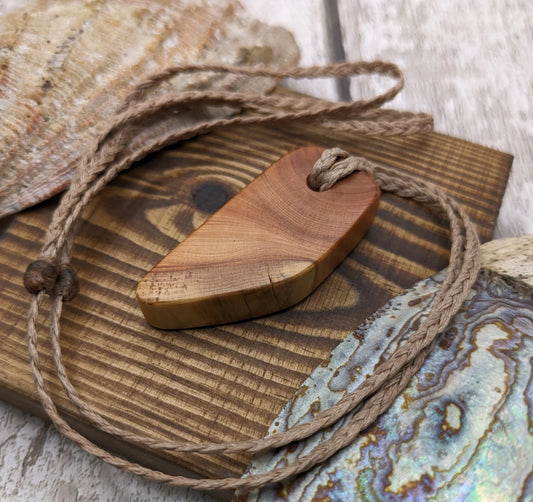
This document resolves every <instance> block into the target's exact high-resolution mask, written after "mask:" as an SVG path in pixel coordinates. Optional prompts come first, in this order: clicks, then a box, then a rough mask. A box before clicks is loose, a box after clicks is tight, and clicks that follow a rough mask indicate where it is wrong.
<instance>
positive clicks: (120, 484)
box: [0, 0, 533, 502]
mask: <svg viewBox="0 0 533 502" xmlns="http://www.w3.org/2000/svg"><path fill="white" fill-rule="evenodd" d="M10 1H11V0H3V2H10ZM11 3H14V4H16V0H15V1H14V2H11ZM242 3H243V4H244V5H245V7H246V8H247V10H248V11H249V12H251V13H252V14H253V15H254V16H255V17H257V18H260V19H262V20H264V21H266V22H269V23H271V24H279V25H282V26H284V27H286V28H288V29H290V30H291V31H292V32H293V33H294V35H295V38H296V40H297V42H298V44H299V45H300V47H301V51H302V60H301V62H302V63H303V64H318V63H324V62H327V61H332V60H335V59H342V58H346V59H350V60H355V59H386V60H390V61H393V62H396V63H397V64H399V65H400V66H401V67H402V68H403V69H404V71H405V74H406V77H407V86H406V89H405V90H404V92H403V93H402V94H401V95H400V96H399V97H398V98H397V99H396V100H395V101H394V102H393V104H392V106H394V107H396V108H400V109H408V110H413V111H426V112H430V113H432V114H433V115H434V117H435V125H436V129H437V130H438V131H440V132H444V133H447V134H450V135H453V136H458V137H462V138H465V139H468V140H470V141H474V142H477V143H481V144H483V145H486V146H491V147H494V148H497V149H499V150H503V151H506V152H509V153H512V154H514V155H515V162H514V167H513V172H512V174H511V178H510V180H509V185H508V190H507V193H506V196H505V199H504V203H503V206H502V210H501V214H500V218H499V220H498V225H497V229H496V236H513V235H523V234H531V233H533V146H532V141H531V139H532V137H533V104H532V94H533V58H532V57H531V50H532V49H533V26H532V21H531V19H532V18H533V3H532V2H531V1H530V0H470V1H468V2H464V1H461V0H441V1H439V2H427V1H420V0H393V1H386V0H337V2H335V1H334V0H333V1H329V0H291V1H282V0H242ZM4 5H5V4H4ZM1 7H2V6H1V5H0V10H1ZM288 85H289V86H291V87H293V88H295V89H298V90H303V91H305V92H308V93H312V94H316V95H320V96H323V97H328V98H334V99H337V98H347V97H348V95H349V94H350V95H351V96H352V97H357V96H360V95H361V94H363V95H365V94H366V95H368V94H369V93H371V92H373V90H376V89H377V88H379V86H382V85H383V83H382V82H374V81H370V82H368V81H365V82H352V83H351V85H349V84H347V83H346V82H340V83H335V82H330V81H323V82H303V83H299V82H298V83H293V82H289V83H288ZM0 500H5V501H37V500H39V501H58V502H60V501H68V502H70V501H78V502H82V501H83V502H86V501H111V500H113V501H121V500H128V501H148V500H153V501H156V500H157V501H166V500H169V501H170V500H172V501H176V500H183V501H193V502H200V501H209V500H213V499H212V498H211V497H210V496H209V495H205V494H198V493H196V492H192V491H189V490H180V489H171V488H168V487H166V486H161V485H157V484H155V483H150V482H147V481H144V480H142V479H140V478H136V477H134V476H132V475H129V474H125V473H123V472H120V471H118V470H116V469H114V468H112V467H109V466H107V465H104V464H102V463H101V462H100V461H98V460H96V459H94V458H92V457H90V456H89V455H87V454H85V453H84V452H82V451H80V450H79V449H78V448H77V447H75V446H73V445H72V444H70V443H69V442H68V441H67V440H65V439H63V438H62V437H60V436H59V434H57V433H56V431H55V430H54V429H53V428H52V427H51V426H49V425H47V424H45V423H43V422H42V421H41V420H39V419H37V418H34V417H31V416H29V415H27V414H24V413H22V412H20V411H18V410H17V409H15V408H13V407H11V406H8V405H5V404H2V403H0Z"/></svg>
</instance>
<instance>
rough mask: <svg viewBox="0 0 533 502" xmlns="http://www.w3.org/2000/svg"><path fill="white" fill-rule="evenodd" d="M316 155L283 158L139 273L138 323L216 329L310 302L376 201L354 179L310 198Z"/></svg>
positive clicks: (375, 192) (370, 186)
mask: <svg viewBox="0 0 533 502" xmlns="http://www.w3.org/2000/svg"><path fill="white" fill-rule="evenodd" d="M322 152H323V149H322V148H318V147H314V146H312V147H304V148H299V149H297V150H294V151H292V152H290V153H288V154H287V155H285V156H283V157H282V158H281V159H279V160H278V161H277V162H275V163H274V164H273V165H272V166H270V167H269V168H268V169H266V170H265V171H264V172H263V173H262V174H260V175H259V176H258V177H257V178H256V179H255V180H253V181H252V182H251V183H250V184H249V185H248V186H247V187H246V188H244V189H243V190H242V191H241V192H239V193H238V194H237V195H236V196H235V197H234V198H233V199H231V200H230V201H229V202H227V203H226V204H225V205H224V206H223V207H222V208H221V209H220V210H219V211H217V212H216V213H215V214H214V215H213V216H211V217H210V218H209V219H208V220H207V221H206V222H205V223H204V224H203V225H201V226H200V227H199V228H198V229H197V230H195V231H194V232H193V233H192V234H191V235H189V236H188V237H187V238H186V239H185V240H184V241H183V242H182V243H181V244H179V245H178V246H177V247H176V248H175V249H174V250H173V251H171V252H170V253H169V254H168V255H167V256H166V257H165V258H163V259H162V260H161V261H160V262H159V263H158V264H157V265H156V266H155V267H154V268H153V269H152V270H151V271H150V272H148V274H146V276H145V277H144V278H143V279H142V280H141V281H140V282H139V284H138V286H137V291H136V293H137V301H138V302H139V305H140V307H141V309H142V312H143V314H144V317H145V318H146V320H147V321H148V322H149V323H150V324H151V325H152V326H155V327H157V328H163V329H182V328H192V327H198V326H208V325H213V324H224V323H229V322H235V321H240V320H244V319H250V318H254V317H259V316H262V315H266V314H270V313H273V312H276V311H279V310H283V309H285V308H287V307H290V306H292V305H294V304H296V303H298V302H299V301H301V300H303V299H304V298H305V297H306V296H307V295H309V294H310V293H311V292H312V291H313V290H314V289H315V288H316V287H317V286H318V285H319V284H320V283H321V282H322V281H323V280H324V279H325V278H326V277H327V276H328V275H329V274H330V273H331V272H332V271H333V270H334V268H335V267H336V266H337V265H338V264H339V263H340V262H341V261H342V260H343V259H344V257H345V256H346V255H347V254H348V253H349V252H350V251H351V250H352V249H353V248H354V247H355V246H356V245H357V243H358V242H359V241H360V240H361V238H362V237H363V235H364V234H365V233H366V232H367V230H368V229H369V227H370V225H371V223H372V220H373V218H374V215H375V213H376V209H377V205H378V201H379V188H378V186H377V185H376V184H375V182H374V180H373V179H372V177H371V176H369V175H368V174H366V173H362V172H359V173H355V174H352V175H351V176H349V177H348V178H346V179H343V180H341V181H339V182H338V183H336V184H335V185H334V186H333V187H332V188H331V189H329V190H326V191H324V192H315V191H313V190H311V189H310V188H309V187H308V185H307V177H308V175H309V173H310V172H311V169H312V167H313V165H314V163H315V162H316V160H318V158H319V157H320V155H321V154H322Z"/></svg>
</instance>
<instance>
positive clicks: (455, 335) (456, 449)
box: [247, 236, 533, 502]
mask: <svg viewBox="0 0 533 502" xmlns="http://www.w3.org/2000/svg"><path fill="white" fill-rule="evenodd" d="M483 251H484V267H483V270H482V273H481V274H480V276H479V278H478V281H477V282H476V284H475V286H474V287H473V289H472V290H471V292H470V295H469V298H468V300H467V301H466V302H465V303H464V305H463V307H462V309H461V311H460V312H459V313H458V314H457V315H456V316H455V318H454V320H453V322H452V323H451V324H450V325H449V326H448V328H447V329H446V330H445V331H444V332H443V333H442V334H441V335H440V337H439V339H438V341H437V343H436V345H435V347H434V349H433V351H432V352H431V354H430V356H429V357H428V358H427V360H426V361H425V363H424V365H423V367H422V368H421V370H420V371H419V373H418V374H417V375H416V376H415V377H414V378H413V379H412V381H411V382H410V384H409V386H408V387H407V388H406V390H405V391H404V392H403V393H402V394H400V395H399V396H398V397H397V399H396V400H395V402H394V404H393V405H392V406H391V407H390V408H389V410H388V411H387V412H386V413H385V414H383V415H382V416H381V417H380V418H378V419H377V421H376V422H375V423H374V424H373V426H371V427H370V428H369V429H368V430H366V431H364V432H363V433H362V434H361V435H360V436H359V437H358V438H357V440H356V441H354V442H353V443H352V444H351V445H350V446H349V447H347V448H345V449H343V450H341V451H340V452H338V453H337V454H336V455H334V456H333V457H332V458H331V459H329V461H326V462H325V463H323V464H321V465H319V466H316V467H315V468H314V469H312V470H311V471H309V472H307V473H304V474H302V475H300V476H298V477H296V478H295V479H292V480H290V481H288V482H286V483H284V484H282V485H273V486H268V487H266V488H264V489H261V490H256V491H254V492H253V493H251V494H250V495H249V496H248V498H247V500H248V501H249V502H251V501H261V502H266V501H274V500H290V501H295V500H302V501H308V500H317V501H318V500H328V501H339V502H341V501H342V502H345V501H352V500H366V501H397V500H424V501H425V500H432V501H458V500H461V501H463V500H469V501H474V500H475V501H489V500H490V501H492V502H496V501H498V502H499V501H501V502H509V501H519V500H520V501H525V500H533V365H532V362H533V279H532V278H533V273H532V272H533V263H532V261H531V259H530V258H531V257H530V256H529V255H531V253H533V236H530V237H525V238H521V239H514V240H512V239H511V240H508V239H507V240H505V241H504V242H502V243H498V241H495V242H493V243H488V244H487V245H485V246H483ZM517 271H518V272H517ZM443 277H444V274H443V273H440V274H438V275H437V276H435V277H433V278H430V279H427V280H424V281H421V282H419V283H417V284H416V285H415V286H414V287H413V288H412V289H411V290H409V291H407V292H406V293H405V294H402V295H400V296H398V297H396V298H394V299H393V300H391V301H390V302H389V303H388V304H387V305H386V306H385V307H383V308H382V309H381V310H379V311H378V312H376V314H375V315H374V316H372V317H371V318H370V319H368V321H367V322H366V323H365V324H364V325H362V326H361V327H359V328H358V329H357V330H356V331H355V332H354V333H352V334H351V335H349V336H348V337H347V338H346V339H345V340H344V341H343V342H342V343H341V344H340V345H339V346H338V347H337V348H336V350H335V351H334V352H333V353H332V354H331V357H330V358H328V359H327V360H326V361H325V362H324V363H323V364H322V365H321V366H319V367H318V368H316V370H315V371H314V372H313V373H312V375H311V376H310V377H309V378H308V379H307V380H306V381H305V382H304V383H303V385H302V387H301V388H300V390H299V391H298V392H297V393H296V395H295V396H294V398H293V399H292V400H291V401H290V402H289V403H288V404H287V406H286V407H285V409H284V410H283V411H282V412H281V414H280V415H279V416H278V417H277V419H276V421H275V422H274V423H273V424H272V426H271V428H270V433H273V432H275V431H281V430H285V429H287V428H290V427H291V426H293V425H295V424H298V423H301V422H304V421H307V420H309V419H310V418H312V416H313V413H315V412H316V410H318V409H323V408H326V407H329V406H331V405H332V404H333V403H335V402H336V401H338V400H339V399H340V398H341V397H342V396H343V395H344V394H346V393H347V392H350V391H351V390H353V389H355V388H356V387H357V386H358V385H359V384H360V383H361V381H362V380H363V379H364V378H365V375H367V374H368V373H370V372H372V369H373V367H374V366H375V365H376V364H377V363H378V361H379V360H380V359H382V358H384V357H387V355H388V354H390V353H391V352H392V351H393V350H394V349H395V348H396V347H397V346H398V344H400V343H401V341H402V339H403V338H404V337H405V336H406V334H408V333H409V328H410V326H412V325H413V324H414V323H417V321H418V320H419V319H420V318H421V316H424V314H425V313H426V312H427V310H428V306H429V304H430V301H431V299H432V298H433V297H434V295H435V294H436V292H437V291H438V289H439V286H440V284H441V282H442V280H443ZM345 421H346V419H344V420H343V421H342V423H338V424H336V426H335V427H334V428H333V430H331V431H327V432H324V433H320V434H317V435H315V436H314V437H312V438H310V439H309V440H307V441H306V442H304V443H302V444H299V446H298V447H296V448H295V447H292V448H290V449H287V448H285V449H283V450H282V451H280V452H278V453H277V454H264V455H262V456H259V457H257V458H255V459H254V461H253V463H252V465H251V468H250V470H249V473H260V472H264V471H266V470H269V469H272V468H273V467H276V466H281V465H285V464H286V463H290V462H292V461H294V460H295V459H297V458H299V457H300V456H301V455H303V454H304V453H306V452H308V451H309V450H310V449H311V448H312V447H313V446H315V445H316V444H317V443H318V442H319V441H320V440H321V439H323V438H325V437H329V436H330V435H331V434H332V432H333V431H334V430H336V429H338V428H339V427H342V425H343V423H344V422H345Z"/></svg>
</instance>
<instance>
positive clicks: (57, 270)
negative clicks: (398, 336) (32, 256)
mask: <svg viewBox="0 0 533 502" xmlns="http://www.w3.org/2000/svg"><path fill="white" fill-rule="evenodd" d="M24 286H25V288H26V290H27V291H28V292H29V293H31V294H32V295H36V294H37V293H39V291H42V290H45V291H46V292H47V293H48V294H49V295H51V294H53V295H55V296H61V297H62V298H63V301H65V302H68V301H70V300H72V299H73V298H74V297H75V296H76V295H77V294H78V292H79V290H80V287H79V282H78V276H77V275H76V272H74V269H73V268H72V267H71V266H70V265H68V264H61V265H59V266H58V265H57V263H56V262H55V261H54V260H51V259H48V258H39V259H38V260H35V261H32V262H31V263H30V264H29V265H28V268H27V269H26V272H25V273H24Z"/></svg>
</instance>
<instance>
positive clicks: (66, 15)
mask: <svg viewBox="0 0 533 502" xmlns="http://www.w3.org/2000/svg"><path fill="white" fill-rule="evenodd" d="M23 3H24V4H25V5H24V6H23V7H21V8H17V9H15V10H13V3H11V4H10V3H9V2H8V3H7V4H6V6H5V7H4V12H5V13H4V15H3V16H2V17H1V18H0V145H1V147H0V180H1V185H0V217H1V216H3V215H7V214H10V213H13V212H16V211H19V210H21V209H23V208H25V207H29V206H31V205H33V204H35V203H37V202H40V201H42V200H45V199H46V198H48V197H50V196H52V195H54V194H56V193H58V192H60V191H62V190H64V189H65V188H66V187H67V186H68V184H69V182H70V180H71V177H72V174H73V170H74V169H75V167H76V164H77V162H78V161H79V159H80V158H81V157H82V155H83V153H84V149H86V148H87V146H88V145H90V144H91V143H92V140H93V138H94V137H95V136H96V135H97V134H98V133H99V131H101V130H102V124H103V122H105V121H106V120H108V119H109V118H110V117H112V116H113V115H114V114H115V113H116V112H117V111H118V110H119V109H120V107H121V104H122V102H123V100H124V98H125V97H126V96H127V95H129V94H130V92H131V91H132V90H133V89H134V88H135V86H136V85H137V84H138V83H139V82H140V81H142V80H143V79H144V78H146V76H147V75H149V74H152V73H154V72H156V71H160V70H162V69H163V68H165V67H168V66H173V65H177V64H183V63H196V64H198V63H200V64H201V63H224V64H260V63H261V64H268V65H272V66H278V67H283V66H285V65H292V64H294V63H295V62H296V61H297V59H298V49H297V47H296V45H295V43H294V40H293V38H292V36H291V35H290V34H289V33H288V32H286V31H285V30H282V29H281V28H273V27H269V26H266V25H263V24H260V23H258V22H251V21H250V20H247V19H245V18H244V17H243V14H242V9H241V7H240V6H239V5H238V4H236V3H235V2H233V1H231V0H224V1H216V2H215V1H214V0H212V1H205V0H204V1H193V0H178V1H173V2H167V1H165V0H156V1H153V0H115V1H112V2H108V1H102V0H87V1H82V0H60V1H54V2H48V1H45V0H34V1H32V2H29V3H28V2H27V1H26V2H23ZM0 12H1V11H0ZM274 85H275V82H274V81H273V80H272V79H267V78H260V77H244V76H242V77H241V76H239V77H238V78H236V77H235V76H233V77H229V76H220V75H213V74H194V75H178V76H176V77H175V78H173V79H171V80H170V81H169V82H167V83H165V84H163V85H161V86H159V87H158V88H157V89H156V90H152V91H148V92H151V93H156V94H157V93H164V92H166V91H168V90H169V88H170V87H172V89H173V90H189V89H200V88H201V89H205V88H213V89H218V90H220V89H225V90H231V89H237V88H238V89H241V90H244V91H247V90H248V91H249V90H253V91H254V92H259V93H264V92H267V91H269V90H271V89H272V87H273V86H274ZM232 112H233V111H232V110H231V109H229V108H225V109H224V110H220V109H217V110H216V111H214V110H213V109H209V108H204V109H200V110H195V111H194V113H193V112H191V111H189V112H182V113H179V114H176V113H174V114H172V116H166V117H162V116H159V117H156V118H154V119H152V120H151V121H147V122H146V123H143V124H142V127H137V128H130V129H128V130H127V131H126V132H125V133H124V134H125V135H126V136H127V137H128V139H130V138H131V141H132V142H133V141H135V142H137V144H138V142H143V141H148V140H150V139H153V138H157V136H158V135H159V134H161V133H162V132H163V131H165V130H168V128H169V127H172V128H173V129H174V130H176V129H179V128H180V127H186V126H190V125H193V124H194V123H195V122H198V121H200V120H202V119H203V120H205V118H206V117H213V116H215V115H216V116H220V114H229V113H232Z"/></svg>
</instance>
